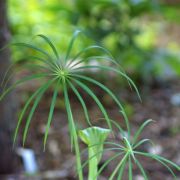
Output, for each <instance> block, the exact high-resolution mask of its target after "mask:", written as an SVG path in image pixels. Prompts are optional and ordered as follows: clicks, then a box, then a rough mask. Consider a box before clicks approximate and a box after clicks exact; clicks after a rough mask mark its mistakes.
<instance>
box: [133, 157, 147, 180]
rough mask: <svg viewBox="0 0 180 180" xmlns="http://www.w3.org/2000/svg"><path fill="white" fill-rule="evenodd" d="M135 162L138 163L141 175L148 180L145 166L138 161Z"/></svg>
mask: <svg viewBox="0 0 180 180" xmlns="http://www.w3.org/2000/svg"><path fill="white" fill-rule="evenodd" d="M135 162H136V164H137V166H138V168H139V169H140V171H141V173H142V175H143V177H144V180H148V176H147V174H146V172H145V170H144V168H143V166H142V165H141V164H140V162H139V161H138V160H137V159H136V160H135Z"/></svg>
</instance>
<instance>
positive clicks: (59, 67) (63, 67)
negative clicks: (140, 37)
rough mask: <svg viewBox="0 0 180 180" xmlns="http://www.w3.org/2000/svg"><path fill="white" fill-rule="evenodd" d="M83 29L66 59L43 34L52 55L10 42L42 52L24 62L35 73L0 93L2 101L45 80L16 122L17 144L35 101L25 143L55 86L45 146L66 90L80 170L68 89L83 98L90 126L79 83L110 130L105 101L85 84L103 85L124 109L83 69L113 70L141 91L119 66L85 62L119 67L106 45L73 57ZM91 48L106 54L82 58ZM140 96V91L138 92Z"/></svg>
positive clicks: (22, 44) (65, 96)
mask: <svg viewBox="0 0 180 180" xmlns="http://www.w3.org/2000/svg"><path fill="white" fill-rule="evenodd" d="M80 32H81V31H75V33H74V34H73V37H72V39H71V41H70V43H69V47H68V49H67V53H66V55H65V57H64V58H63V57H62V56H59V53H58V51H57V50H56V47H55V46H54V45H53V43H52V42H51V41H50V40H49V39H48V38H47V37H46V36H44V35H38V36H39V37H41V38H42V39H43V40H44V41H45V42H46V43H47V44H48V45H49V46H50V47H51V49H52V52H53V55H51V54H50V53H49V52H47V51H45V50H44V49H42V48H40V47H37V46H34V45H32V44H28V43H14V44H11V45H15V46H18V47H26V48H29V49H31V50H34V51H36V52H38V53H39V54H41V56H40V55H39V56H30V57H27V61H28V65H27V64H25V66H24V68H26V69H31V68H33V70H34V69H35V70H36V72H33V74H32V75H29V76H26V77H23V78H22V79H20V80H18V81H16V82H15V83H14V84H13V85H12V86H11V87H9V88H7V89H5V90H4V92H3V94H2V95H1V96H0V100H2V98H3V97H4V96H5V95H6V94H8V93H9V92H10V91H11V90H13V89H14V88H16V87H17V86H18V85H21V84H23V83H25V82H28V81H30V80H35V79H40V80H41V82H42V84H41V85H40V87H39V88H38V89H37V90H36V91H35V92H34V93H33V94H32V95H31V96H30V97H29V99H28V100H27V102H26V103H25V105H24V107H23V109H22V111H21V113H20V115H19V118H18V123H17V127H16V130H15V134H14V143H15V141H16V138H17V134H18V131H19V128H20V125H21V122H22V120H23V117H24V115H25V112H26V111H27V109H28V108H29V107H30V105H31V103H32V102H33V105H32V107H31V109H30V111H29V114H28V117H27V121H26V125H25V128H24V131H23V145H24V144H25V141H26V138H27V133H28V130H29V126H30V123H31V120H32V117H33V114H34V112H35V110H36V108H37V106H38V104H39V102H40V100H41V98H42V96H43V95H44V93H45V92H46V91H47V90H48V88H49V87H50V86H52V87H53V88H54V92H53V96H52V101H51V105H50V110H49V116H48V120H47V125H46V131H45V135H44V149H45V145H46V142H47V137H48V132H49V127H50V125H51V121H52V118H53V113H54V107H55V103H56V99H57V97H58V92H59V91H62V92H63V93H64V101H65V107H66V111H67V115H68V125H69V133H70V139H71V144H72V146H73V147H74V148H75V152H76V161H77V168H78V169H81V159H80V150H79V145H78V138H77V131H76V126H75V122H74V118H73V113H72V109H71V105H70V100H69V95H68V88H71V89H72V91H73V92H74V94H75V95H76V96H77V98H78V100H79V101H80V103H81V105H82V108H83V110H84V114H85V118H86V121H87V124H88V125H91V122H90V118H89V115H88V111H87V107H86V104H85V102H84V100H83V98H82V96H81V94H80V92H79V91H78V89H77V87H76V86H78V87H80V88H81V89H82V90H83V91H85V92H86V93H87V94H88V95H89V96H91V97H92V99H93V100H94V101H95V102H96V104H97V105H98V107H99V109H100V110H101V112H102V114H103V116H104V117H105V120H106V122H107V124H108V126H109V128H110V129H111V123H110V119H109V115H108V113H107V111H106V109H105V108H104V106H103V104H102V103H101V101H100V100H99V99H98V97H97V96H96V95H95V93H94V92H93V91H92V90H91V89H90V88H89V87H88V86H87V85H86V83H85V82H90V83H92V84H94V85H96V86H98V87H100V88H102V89H103V90H104V91H105V92H107V93H108V94H109V95H110V96H111V97H112V98H113V99H114V101H115V102H116V104H117V105H118V107H119V108H120V109H121V110H122V111H124V109H123V106H122V105H121V103H120V101H119V100H118V99H117V98H116V96H115V95H114V94H113V92H112V91H111V90H110V89H108V88H107V87H105V86H104V85H103V84H101V83H100V82H98V81H96V80H95V79H92V78H90V77H88V76H86V75H85V74H83V70H88V69H100V70H106V71H113V72H115V73H117V74H119V75H121V76H123V77H124V78H126V79H127V80H128V82H129V84H131V86H133V87H134V89H135V90H136V92H137V93H138V90H137V88H136V86H135V84H134V83H133V81H132V80H131V79H130V78H129V77H128V76H127V75H126V74H125V73H124V72H121V71H119V70H118V69H116V68H113V67H109V66H106V65H102V66H90V65H86V64H83V63H84V62H88V61H89V60H91V59H97V60H99V61H101V60H102V61H103V60H104V61H110V62H112V63H113V64H115V65H116V66H118V64H117V63H116V61H115V60H114V59H113V57H112V55H111V54H110V52H109V51H107V50H106V49H104V48H103V47H100V46H97V45H93V46H88V47H86V48H84V49H82V50H81V51H80V52H79V53H77V55H75V57H71V58H70V55H71V50H72V47H73V44H74V41H75V39H76V38H77V36H78V35H79V33H80ZM90 50H100V51H102V52H103V53H104V54H105V55H106V56H89V57H86V58H83V57H82V55H83V54H85V53H87V52H88V51H90ZM79 65H80V67H79ZM77 66H78V67H77ZM20 70H21V69H20ZM6 75H8V72H7V73H6ZM11 77H12V76H9V77H8V78H6V76H5V79H7V81H8V80H9V79H10V78H11ZM4 84H7V83H4ZM74 84H75V85H74ZM138 95H139V93H138ZM79 179H83V176H82V172H81V171H79Z"/></svg>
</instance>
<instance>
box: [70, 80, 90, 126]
mask: <svg viewBox="0 0 180 180" xmlns="http://www.w3.org/2000/svg"><path fill="white" fill-rule="evenodd" d="M68 84H69V85H70V87H71V89H72V90H73V92H74V93H75V94H76V96H77V98H78V99H79V101H80V103H81V105H82V107H83V110H84V115H85V118H86V121H87V123H88V124H89V125H90V126H92V125H91V122H90V119H89V115H88V110H87V107H86V104H85V102H84V100H83V98H82V97H81V95H80V93H79V92H78V90H77V89H76V88H75V86H74V85H73V84H72V83H71V82H70V81H68Z"/></svg>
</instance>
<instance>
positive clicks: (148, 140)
mask: <svg viewBox="0 0 180 180" xmlns="http://www.w3.org/2000/svg"><path fill="white" fill-rule="evenodd" d="M147 142H150V143H151V144H152V145H154V144H153V142H152V141H151V140H150V139H142V140H140V141H139V142H138V143H137V144H135V145H134V146H133V149H136V148H137V147H139V146H141V145H142V144H144V143H147Z"/></svg>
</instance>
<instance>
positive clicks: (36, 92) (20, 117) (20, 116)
mask: <svg viewBox="0 0 180 180" xmlns="http://www.w3.org/2000/svg"><path fill="white" fill-rule="evenodd" d="M52 82H53V81H48V82H47V83H46V84H44V85H42V86H41V87H40V88H38V89H37V90H36V91H35V92H34V93H33V94H32V95H31V96H30V97H29V99H28V100H27V101H26V103H25V105H24V107H23V109H22V111H21V113H20V115H19V118H18V123H17V126H16V129H15V132H14V137H13V147H14V145H15V142H16V139H17V134H18V131H19V127H20V125H21V122H22V119H23V117H24V114H25V112H26V110H27V108H28V107H29V105H30V103H31V102H32V100H33V99H34V98H35V97H36V96H37V95H38V94H39V93H40V92H42V91H44V89H47V88H48V87H49V86H50V84H51V83H52Z"/></svg>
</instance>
